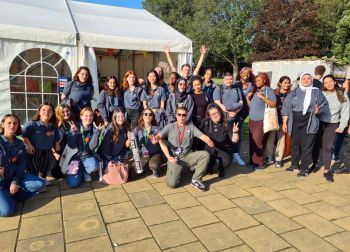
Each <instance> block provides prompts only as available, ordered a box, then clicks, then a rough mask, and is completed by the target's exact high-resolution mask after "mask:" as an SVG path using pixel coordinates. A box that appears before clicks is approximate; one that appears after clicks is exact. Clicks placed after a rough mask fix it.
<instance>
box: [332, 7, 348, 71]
mask: <svg viewBox="0 0 350 252" xmlns="http://www.w3.org/2000/svg"><path fill="white" fill-rule="evenodd" d="M332 51H333V53H334V55H335V56H336V57H337V58H339V59H340V60H341V61H342V62H344V63H347V64H349V63H350V10H346V11H344V16H343V17H342V19H340V21H339V22H338V24H337V30H336V34H335V39H334V44H333V50H332Z"/></svg>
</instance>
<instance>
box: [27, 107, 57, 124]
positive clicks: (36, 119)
mask: <svg viewBox="0 0 350 252" xmlns="http://www.w3.org/2000/svg"><path fill="white" fill-rule="evenodd" d="M44 106H50V107H51V109H52V116H51V118H50V120H49V123H50V124H51V126H53V127H57V118H56V114H55V108H54V106H53V105H52V104H51V103H49V102H44V103H42V104H40V106H39V107H38V109H37V111H36V114H35V115H34V116H33V117H32V121H39V120H40V110H41V108H42V107H44Z"/></svg>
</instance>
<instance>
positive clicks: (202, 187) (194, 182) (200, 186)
mask: <svg viewBox="0 0 350 252" xmlns="http://www.w3.org/2000/svg"><path fill="white" fill-rule="evenodd" d="M191 186H193V187H194V188H197V189H198V190H200V191H205V185H204V184H203V183H202V182H201V181H199V180H195V179H192V182H191Z"/></svg>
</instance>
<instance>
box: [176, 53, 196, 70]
mask: <svg viewBox="0 0 350 252" xmlns="http://www.w3.org/2000/svg"><path fill="white" fill-rule="evenodd" d="M187 63H188V64H190V65H191V66H192V53H179V54H178V55H177V72H178V73H181V66H182V65H183V64H187ZM174 64H175V63H174Z"/></svg>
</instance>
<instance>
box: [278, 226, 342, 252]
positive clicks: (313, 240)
mask: <svg viewBox="0 0 350 252" xmlns="http://www.w3.org/2000/svg"><path fill="white" fill-rule="evenodd" d="M282 237H283V238H284V239H285V240H286V241H287V242H288V243H290V244H291V245H293V246H294V247H295V248H297V249H298V250H300V251H308V252H309V251H310V252H318V251H320V252H321V251H322V252H323V251H325V252H326V251H327V252H331V251H337V250H338V249H337V248H335V247H334V246H332V245H331V244H329V243H328V242H327V241H325V240H323V239H321V238H320V237H318V236H317V235H315V234H314V233H312V232H311V231H309V230H307V229H299V230H295V231H291V232H288V233H284V234H282Z"/></svg>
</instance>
